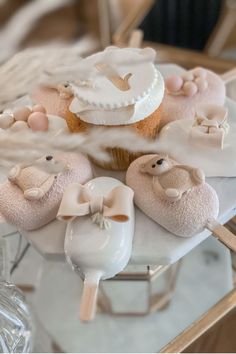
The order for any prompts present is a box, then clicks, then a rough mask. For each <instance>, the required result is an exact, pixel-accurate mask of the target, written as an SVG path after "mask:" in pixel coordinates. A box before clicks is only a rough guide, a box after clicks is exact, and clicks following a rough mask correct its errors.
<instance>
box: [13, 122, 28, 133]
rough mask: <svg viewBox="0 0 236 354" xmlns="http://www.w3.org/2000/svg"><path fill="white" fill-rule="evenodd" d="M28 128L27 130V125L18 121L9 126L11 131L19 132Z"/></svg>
mask: <svg viewBox="0 0 236 354" xmlns="http://www.w3.org/2000/svg"><path fill="white" fill-rule="evenodd" d="M28 128H29V127H28V124H27V123H26V122H25V121H23V120H18V121H16V122H15V123H14V124H13V125H12V126H11V131H13V132H19V131H21V130H25V129H28Z"/></svg>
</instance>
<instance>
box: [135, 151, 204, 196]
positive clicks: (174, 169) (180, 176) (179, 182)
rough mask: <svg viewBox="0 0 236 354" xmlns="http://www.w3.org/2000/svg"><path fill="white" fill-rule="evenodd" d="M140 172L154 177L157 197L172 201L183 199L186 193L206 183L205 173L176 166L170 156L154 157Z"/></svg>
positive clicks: (142, 166) (154, 188)
mask: <svg viewBox="0 0 236 354" xmlns="http://www.w3.org/2000/svg"><path fill="white" fill-rule="evenodd" d="M140 171H141V172H142V173H147V174H149V175H150V176H153V179H152V183H153V190H154V192H155V193H156V195H157V196H158V197H160V198H164V199H166V200H170V201H177V200H179V199H181V198H182V197H183V195H184V193H186V192H189V191H190V190H191V189H192V188H193V187H194V186H198V185H201V184H202V183H203V182H204V181H205V176H204V173H203V171H201V170H200V169H197V168H193V167H190V166H185V165H178V164H175V163H174V161H171V160H170V159H169V158H168V156H159V155H158V156H154V157H153V158H151V159H150V160H148V161H147V162H146V163H144V164H143V165H141V167H140Z"/></svg>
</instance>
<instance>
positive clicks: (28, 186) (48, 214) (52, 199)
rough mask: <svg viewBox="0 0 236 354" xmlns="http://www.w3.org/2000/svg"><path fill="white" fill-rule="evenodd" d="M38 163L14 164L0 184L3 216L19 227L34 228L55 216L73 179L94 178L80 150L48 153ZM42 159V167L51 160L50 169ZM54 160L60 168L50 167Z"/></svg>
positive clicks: (77, 180) (0, 201)
mask: <svg viewBox="0 0 236 354" xmlns="http://www.w3.org/2000/svg"><path fill="white" fill-rule="evenodd" d="M42 160H45V161H42ZM38 163H39V166H37V164H36V165H34V166H27V165H26V166H24V165H23V164H21V165H17V166H15V167H14V168H13V169H12V170H11V171H10V173H9V176H8V181H6V182H4V183H3V184H2V185H0V213H1V217H2V219H3V220H5V221H6V222H7V223H9V224H12V225H14V226H16V227H17V228H18V229H20V230H27V231H29V230H35V229H38V228H40V227H42V226H44V225H46V224H47V223H49V222H50V221H52V220H53V219H55V218H56V215H57V212H58V208H59V205H60V202H61V199H62V195H63V192H64V189H65V188H66V187H67V186H68V185H69V184H71V183H74V182H79V183H82V184H84V183H86V182H88V181H89V180H90V179H91V178H92V169H91V165H90V163H89V161H88V160H87V158H86V157H85V156H83V155H81V154H63V155H61V156H56V157H55V158H54V157H53V156H46V157H44V158H42V159H40V160H39V162H38ZM43 163H44V166H43V165H42V167H45V164H49V165H48V171H49V172H47V170H45V168H44V169H43V168H40V164H43ZM55 163H56V164H58V166H59V167H60V172H55V171H56V170H55V171H54V172H52V171H51V170H50V167H51V169H52V170H53V169H54V168H55V166H56V165H55ZM50 164H51V166H50Z"/></svg>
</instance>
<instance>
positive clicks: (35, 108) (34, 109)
mask: <svg viewBox="0 0 236 354" xmlns="http://www.w3.org/2000/svg"><path fill="white" fill-rule="evenodd" d="M32 112H41V113H46V109H45V108H44V107H43V106H42V105H41V104H36V105H34V106H33V107H32Z"/></svg>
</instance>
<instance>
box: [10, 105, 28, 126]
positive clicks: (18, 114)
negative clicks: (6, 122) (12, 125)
mask: <svg viewBox="0 0 236 354" xmlns="http://www.w3.org/2000/svg"><path fill="white" fill-rule="evenodd" d="M30 113H31V110H30V108H28V107H21V108H16V109H14V111H13V115H14V118H15V120H23V121H25V122H26V121H27V119H28V117H29V115H30Z"/></svg>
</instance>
